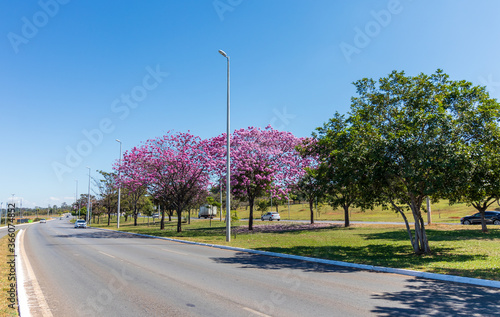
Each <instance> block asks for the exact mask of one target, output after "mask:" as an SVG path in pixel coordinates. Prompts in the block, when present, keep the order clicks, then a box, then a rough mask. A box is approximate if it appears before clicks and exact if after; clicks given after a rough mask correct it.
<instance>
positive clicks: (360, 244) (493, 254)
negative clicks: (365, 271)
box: [94, 219, 500, 280]
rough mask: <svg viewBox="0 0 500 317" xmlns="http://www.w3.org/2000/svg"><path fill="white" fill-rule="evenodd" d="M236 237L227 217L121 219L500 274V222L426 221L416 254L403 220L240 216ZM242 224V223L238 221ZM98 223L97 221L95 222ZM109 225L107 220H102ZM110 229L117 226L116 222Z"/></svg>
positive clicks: (344, 256) (350, 257)
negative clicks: (424, 239)
mask: <svg viewBox="0 0 500 317" xmlns="http://www.w3.org/2000/svg"><path fill="white" fill-rule="evenodd" d="M233 225H235V227H234V228H233V232H235V233H236V235H233V237H232V241H231V242H230V243H227V242H226V241H225V240H226V239H225V223H224V222H220V221H218V220H212V226H211V227H210V221H209V220H196V219H192V220H191V224H187V223H183V232H181V233H177V232H176V231H175V230H176V222H175V221H172V222H170V223H166V228H165V230H160V229H159V224H158V222H157V223H156V225H153V223H150V225H149V226H148V225H147V223H145V222H144V223H142V222H140V221H139V225H138V226H136V227H134V226H133V225H132V222H130V221H128V222H127V223H124V221H123V219H122V220H121V222H120V230H123V231H129V232H136V233H142V234H149V235H154V236H161V237H172V238H179V239H183V240H191V241H199V242H205V243H211V244H219V245H231V246H235V247H242V248H250V249H255V250H264V251H272V252H280V253H287V254H295V255H301V256H310V257H316V258H323V259H331V260H338V261H346V262H352V263H360V264H370V265H378V266H385V267H393V268H402V269H411V270H418V271H426V272H433V273H443V274H453V275H459V276H466V277H475V278H484V279H491V280H500V247H499V245H500V228H495V227H494V226H489V230H490V232H489V233H488V234H483V233H481V231H480V226H467V227H465V226H461V225H431V226H428V227H427V234H428V236H429V241H430V247H431V250H432V254H431V255H425V256H417V255H414V254H413V252H412V248H411V246H410V242H409V238H408V234H407V232H406V230H405V229H404V226H399V225H367V224H363V225H352V226H351V227H349V228H344V227H342V226H340V225H336V226H330V227H326V228H318V227H316V228H313V229H310V228H309V227H310V226H309V225H306V226H304V225H302V227H307V228H306V229H304V228H301V229H299V230H297V227H298V226H299V225H298V224H291V223H285V222H283V221H281V222H279V223H278V222H268V221H266V222H262V221H260V220H256V221H255V223H254V225H255V230H254V232H248V230H246V229H245V228H246V227H247V226H248V223H247V222H245V221H237V222H235V223H233ZM238 225H240V226H239V227H238ZM94 226H95V225H94ZM101 227H103V228H108V227H107V226H106V225H101ZM109 228H110V229H116V222H114V223H112V225H111V226H110V227H109Z"/></svg>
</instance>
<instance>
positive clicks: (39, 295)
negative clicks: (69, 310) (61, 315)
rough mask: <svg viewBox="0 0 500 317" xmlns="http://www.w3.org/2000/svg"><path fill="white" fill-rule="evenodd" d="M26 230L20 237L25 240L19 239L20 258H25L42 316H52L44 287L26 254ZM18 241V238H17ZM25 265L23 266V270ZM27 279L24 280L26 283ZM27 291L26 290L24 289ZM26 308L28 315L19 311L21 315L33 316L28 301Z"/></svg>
mask: <svg viewBox="0 0 500 317" xmlns="http://www.w3.org/2000/svg"><path fill="white" fill-rule="evenodd" d="M24 232H25V231H23V235H22V236H21V237H20V238H19V240H21V239H22V240H23V241H22V242H21V241H19V244H20V245H19V252H20V253H19V255H20V256H18V258H23V259H24V267H25V268H26V275H27V276H28V279H27V281H29V282H31V285H32V286H33V291H34V292H35V300H36V302H37V303H38V307H39V308H40V310H41V313H42V316H43V317H52V312H51V311H50V308H49V305H48V304H47V301H45V297H44V295H43V292H42V289H41V288H40V284H38V281H37V279H36V276H35V272H33V268H32V267H31V264H30V261H29V259H28V256H27V255H26V252H25V251H24ZM16 241H17V239H16ZM22 269H23V267H21V270H22ZM25 282H26V281H24V283H25ZM24 283H23V289H24ZM24 291H25V292H26V290H25V289H24ZM24 296H25V297H26V300H27V298H28V296H27V294H25V295H24ZM25 307H26V309H27V310H28V311H27V312H25V313H26V315H22V316H21V313H19V315H20V316H21V317H25V316H32V315H31V311H30V309H29V306H28V303H26V305H25Z"/></svg>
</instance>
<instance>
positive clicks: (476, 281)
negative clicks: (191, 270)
mask: <svg viewBox="0 0 500 317" xmlns="http://www.w3.org/2000/svg"><path fill="white" fill-rule="evenodd" d="M94 229H99V230H108V231H114V232H120V233H127V234H132V235H136V236H142V237H148V238H155V239H161V240H167V241H173V242H180V243H186V244H193V245H199V246H206V247H212V248H218V249H223V250H231V251H240V252H246V253H253V254H259V255H267V256H274V257H279V258H285V259H293V260H299V261H307V262H314V263H321V264H329V265H336V266H342V267H349V268H354V269H361V270H368V271H375V272H383V273H393V274H400V275H407V276H414V277H420V278H426V279H433V280H439V281H445V282H454V283H462V284H469V285H476V286H486V287H492V288H500V281H493V280H485V279H480V278H473V277H463V276H456V275H447V274H440V273H429V272H422V271H414V270H407V269H396V268H390V267H383V266H375V265H368V264H357V263H350V262H343V261H336V260H327V259H319V258H312V257H307V256H300V255H293V254H285V253H277V252H270V251H259V250H253V249H244V248H238V247H231V246H227V245H218V244H208V243H203V242H195V241H188V240H179V239H173V238H167V237H157V236H152V235H148V234H142V233H133V232H126V231H119V230H113V229H106V228H94Z"/></svg>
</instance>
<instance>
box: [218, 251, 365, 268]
mask: <svg viewBox="0 0 500 317" xmlns="http://www.w3.org/2000/svg"><path fill="white" fill-rule="evenodd" d="M211 259H212V260H213V261H215V262H216V263H222V264H236V265H240V267H241V268H257V269H262V270H283V269H293V270H300V271H303V272H337V273H352V272H355V271H357V270H355V269H350V268H346V267H341V266H334V265H328V264H321V263H313V262H307V261H299V260H293V259H285V258H279V257H274V256H266V255H259V254H253V253H246V252H240V253H236V254H235V255H233V256H230V257H220V258H211Z"/></svg>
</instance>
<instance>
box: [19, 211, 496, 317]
mask: <svg viewBox="0 0 500 317" xmlns="http://www.w3.org/2000/svg"><path fill="white" fill-rule="evenodd" d="M23 245H24V250H25V252H26V254H27V257H28V259H29V262H30V266H31V267H32V270H33V273H34V276H36V282H35V281H28V282H27V283H26V288H27V291H28V295H29V298H30V300H29V304H30V306H31V311H32V314H33V316H315V317H317V316H396V315H397V316H416V315H433V316H438V315H443V316H458V315H464V316H466V315H467V316H493V315H495V314H496V315H497V316H498V314H499V311H500V306H499V305H498V302H499V301H498V298H499V296H500V295H499V292H498V289H490V288H485V287H475V286H469V285H465V284H456V283H448V282H439V281H434V280H426V279H418V278H414V277H409V276H402V275H397V274H386V273H376V272H368V271H360V270H354V269H347V268H342V267H336V266H330V265H322V264H314V263H308V262H302V261H295V260H289V259H281V258H276V257H268V256H262V255H254V254H248V253H245V252H237V251H229V250H222V249H217V248H211V247H203V246H196V245H190V244H184V243H178V242H172V241H165V240H160V239H153V238H145V237H138V236H134V235H129V234H125V233H119V232H111V231H104V230H99V229H93V228H88V229H74V228H73V226H72V224H70V223H69V222H68V221H67V220H66V219H63V220H54V221H50V222H47V223H46V224H35V225H32V226H29V227H27V228H26V232H25V234H24V237H23ZM35 284H36V285H38V286H39V291H38V292H37V287H35V286H36V285H35ZM35 293H38V295H39V296H38V299H36V298H35ZM40 294H43V295H42V296H40ZM40 297H42V299H40ZM45 303H46V304H45Z"/></svg>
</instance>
